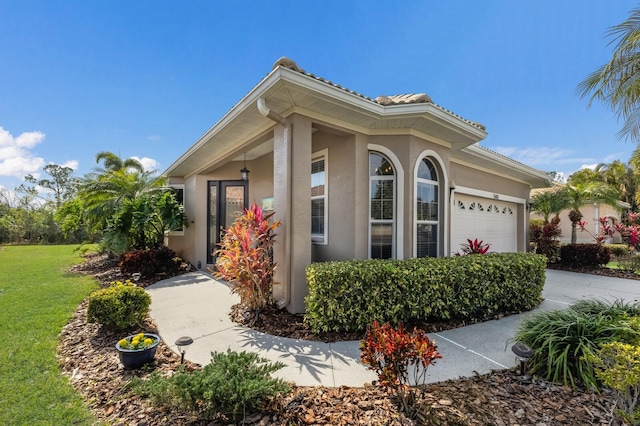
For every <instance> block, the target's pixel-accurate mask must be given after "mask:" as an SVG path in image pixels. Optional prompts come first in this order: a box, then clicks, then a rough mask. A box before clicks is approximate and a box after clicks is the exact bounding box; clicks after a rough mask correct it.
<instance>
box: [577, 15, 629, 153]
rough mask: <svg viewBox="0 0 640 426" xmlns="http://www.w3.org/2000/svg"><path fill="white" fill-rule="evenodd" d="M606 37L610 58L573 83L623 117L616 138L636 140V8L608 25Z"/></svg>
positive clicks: (580, 92)
mask: <svg viewBox="0 0 640 426" xmlns="http://www.w3.org/2000/svg"><path fill="white" fill-rule="evenodd" d="M606 36H607V37H612V40H611V42H610V44H612V43H615V48H614V51H613V57H612V58H611V60H610V61H609V62H608V63H606V64H604V65H602V66H601V67H599V68H598V69H597V70H595V71H594V72H592V73H591V74H589V75H588V76H587V78H586V79H585V80H583V81H582V82H581V83H580V84H579V85H578V87H577V91H578V93H579V95H580V96H581V97H586V96H589V95H591V97H590V98H589V106H590V105H591V103H592V102H593V101H594V100H599V101H602V102H604V103H605V104H608V105H609V107H611V109H612V110H613V111H615V113H616V114H617V116H618V118H622V119H623V120H624V125H623V127H622V129H621V130H620V131H619V132H618V137H620V138H631V139H632V140H634V141H636V142H637V141H639V140H640V72H639V71H640V55H639V54H638V52H640V8H636V9H634V10H632V11H631V13H630V15H629V18H628V19H627V20H626V21H624V22H623V23H621V24H619V25H615V26H613V27H611V28H610V29H609V30H608V31H607V33H606Z"/></svg>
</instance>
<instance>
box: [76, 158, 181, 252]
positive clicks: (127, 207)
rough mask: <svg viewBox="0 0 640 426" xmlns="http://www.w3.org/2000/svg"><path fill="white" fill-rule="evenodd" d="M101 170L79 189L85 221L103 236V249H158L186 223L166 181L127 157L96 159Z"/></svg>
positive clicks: (87, 176)
mask: <svg viewBox="0 0 640 426" xmlns="http://www.w3.org/2000/svg"><path fill="white" fill-rule="evenodd" d="M96 162H97V163H100V162H102V163H103V167H101V168H97V169H96V170H95V171H94V172H92V173H89V174H88V175H86V176H85V177H84V178H83V179H82V180H81V181H80V184H79V186H78V188H79V189H78V198H79V199H80V201H81V202H82V205H83V206H84V208H85V211H84V218H83V220H84V221H86V223H88V224H89V225H90V227H91V230H93V231H104V234H103V243H104V245H105V248H106V249H107V250H109V251H111V252H114V253H123V252H125V251H127V250H129V249H144V248H150V247H155V246H156V245H158V244H160V243H162V240H163V238H164V233H165V232H167V231H170V230H174V229H178V228H181V227H182V226H184V225H185V224H186V221H185V218H184V213H183V212H182V209H181V206H179V205H178V203H177V202H176V200H175V194H174V192H173V191H172V190H171V189H170V188H168V187H167V186H166V179H165V178H164V177H162V176H160V177H158V176H156V175H155V171H147V170H144V167H143V166H142V164H141V163H140V162H139V161H137V160H135V159H133V158H129V159H126V160H122V159H121V158H120V157H118V156H117V155H115V154H113V153H109V152H100V153H98V154H97V155H96Z"/></svg>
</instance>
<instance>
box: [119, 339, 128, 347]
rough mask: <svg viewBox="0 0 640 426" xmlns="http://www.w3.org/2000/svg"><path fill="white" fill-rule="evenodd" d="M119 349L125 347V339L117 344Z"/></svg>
mask: <svg viewBox="0 0 640 426" xmlns="http://www.w3.org/2000/svg"><path fill="white" fill-rule="evenodd" d="M118 344H119V345H120V347H121V348H124V347H125V346H126V345H127V339H120V341H119V342H118Z"/></svg>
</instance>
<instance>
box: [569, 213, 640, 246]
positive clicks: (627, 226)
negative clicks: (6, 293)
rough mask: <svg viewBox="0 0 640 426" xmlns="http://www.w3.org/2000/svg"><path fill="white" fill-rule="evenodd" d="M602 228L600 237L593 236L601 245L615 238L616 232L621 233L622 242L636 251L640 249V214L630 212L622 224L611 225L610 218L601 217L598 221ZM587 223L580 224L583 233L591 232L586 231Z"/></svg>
mask: <svg viewBox="0 0 640 426" xmlns="http://www.w3.org/2000/svg"><path fill="white" fill-rule="evenodd" d="M598 222H599V223H600V227H599V229H598V235H596V236H593V234H591V235H592V236H593V237H594V240H595V241H596V242H597V243H599V244H601V243H604V242H605V241H606V240H607V239H609V238H610V237H613V236H614V235H615V233H616V232H618V233H620V236H621V237H622V240H623V241H624V242H625V243H626V244H627V245H628V246H629V248H633V249H634V250H636V251H637V250H639V249H640V213H636V212H629V213H627V215H626V217H625V219H624V221H623V222H622V223H616V224H613V225H612V224H611V223H610V219H609V218H608V217H601V218H599V219H598ZM586 225H587V222H585V221H580V222H578V227H579V229H580V231H581V232H587V233H589V234H590V232H589V231H587V230H586V229H585V226H586Z"/></svg>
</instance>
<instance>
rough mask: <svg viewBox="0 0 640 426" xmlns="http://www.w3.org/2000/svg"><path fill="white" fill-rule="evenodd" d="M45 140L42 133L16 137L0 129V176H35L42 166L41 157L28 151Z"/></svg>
mask: <svg viewBox="0 0 640 426" xmlns="http://www.w3.org/2000/svg"><path fill="white" fill-rule="evenodd" d="M44 138H45V134H44V133H42V132H25V133H22V134H21V135H20V136H18V137H15V138H14V137H13V135H11V133H9V132H8V131H7V130H5V129H4V128H3V127H0V176H15V177H19V178H21V177H23V176H24V175H27V174H35V173H36V172H37V171H39V170H40V169H41V168H42V167H43V166H44V165H45V161H44V159H43V158H42V157H38V156H36V155H34V154H33V153H32V152H30V151H29V149H31V148H33V147H34V146H36V145H37V144H39V143H40V142H42V141H43V140H44Z"/></svg>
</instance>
